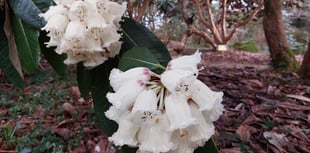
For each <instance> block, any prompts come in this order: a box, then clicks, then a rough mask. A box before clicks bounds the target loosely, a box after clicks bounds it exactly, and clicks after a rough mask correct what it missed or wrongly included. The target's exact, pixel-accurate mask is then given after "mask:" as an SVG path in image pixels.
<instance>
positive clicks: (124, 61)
mask: <svg viewBox="0 0 310 153" xmlns="http://www.w3.org/2000/svg"><path fill="white" fill-rule="evenodd" d="M139 66H142V67H147V68H149V69H151V70H155V69H158V68H161V69H163V70H165V67H163V66H162V65H160V63H159V62H158V60H157V58H156V57H155V56H154V55H153V54H152V52H150V51H149V50H148V49H147V48H145V47H133V48H132V49H130V50H128V51H127V52H125V53H124V54H123V55H122V57H121V59H120V63H119V65H118V67H119V68H120V69H121V70H123V71H126V70H128V69H130V68H134V67H139Z"/></svg>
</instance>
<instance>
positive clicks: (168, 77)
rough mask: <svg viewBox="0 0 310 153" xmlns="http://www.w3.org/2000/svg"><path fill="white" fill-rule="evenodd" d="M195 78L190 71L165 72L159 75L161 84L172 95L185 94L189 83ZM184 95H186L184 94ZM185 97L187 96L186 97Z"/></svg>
mask: <svg viewBox="0 0 310 153" xmlns="http://www.w3.org/2000/svg"><path fill="white" fill-rule="evenodd" d="M195 79H196V76H194V74H193V73H192V72H190V71H184V70H167V71H165V72H164V73H162V74H161V79H160V81H161V83H162V84H163V85H164V86H165V87H166V88H167V89H168V91H170V92H172V93H181V92H187V91H188V89H187V88H188V87H189V85H190V83H191V82H193V81H194V80H195ZM184 94H186V93H184ZM186 96H187V95H186Z"/></svg>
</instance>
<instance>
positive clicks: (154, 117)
mask: <svg viewBox="0 0 310 153" xmlns="http://www.w3.org/2000/svg"><path fill="white" fill-rule="evenodd" d="M157 102H158V99H157V96H156V93H155V92H154V91H153V90H144V91H142V92H141V93H140V94H139V95H138V97H137V99H136V102H135V104H134V106H133V108H132V112H131V114H130V117H129V118H130V120H131V121H132V122H133V123H135V124H137V125H142V126H153V125H156V124H157V122H158V118H159V116H160V114H161V112H160V110H157Z"/></svg>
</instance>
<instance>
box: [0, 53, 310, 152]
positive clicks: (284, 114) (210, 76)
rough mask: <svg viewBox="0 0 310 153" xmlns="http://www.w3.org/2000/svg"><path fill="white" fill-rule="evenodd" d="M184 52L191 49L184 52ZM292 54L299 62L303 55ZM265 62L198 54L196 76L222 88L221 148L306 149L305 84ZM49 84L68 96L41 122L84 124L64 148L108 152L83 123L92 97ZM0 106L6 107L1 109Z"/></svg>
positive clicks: (308, 93)
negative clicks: (59, 115)
mask: <svg viewBox="0 0 310 153" xmlns="http://www.w3.org/2000/svg"><path fill="white" fill-rule="evenodd" d="M189 53H192V51H189V52H186V54H189ZM297 59H298V60H299V61H301V60H302V56H297ZM269 61H270V60H269V55H268V54H267V53H246V52H240V51H230V52H224V53H214V52H204V53H203V62H202V64H201V66H203V67H204V69H203V70H202V71H201V73H200V75H199V79H201V80H202V81H203V82H205V83H206V84H207V85H208V86H209V87H210V88H211V89H213V90H216V91H223V92H224V101H223V103H224V105H225V109H226V110H225V111H224V114H223V115H222V116H221V118H220V119H219V120H218V121H216V122H215V125H216V129H217V132H216V134H215V136H214V139H215V140H216V142H217V143H218V145H219V148H220V149H221V152H222V153H240V152H243V153H310V99H309V97H310V86H309V85H310V84H309V83H307V81H306V80H302V79H301V78H300V77H299V76H298V75H297V74H296V73H277V72H274V71H273V70H272V69H271V68H270V66H269ZM42 86H53V81H51V82H49V83H47V84H46V83H44V84H42V85H38V88H42ZM0 88H7V89H8V90H13V88H12V87H11V86H8V85H7V84H0ZM53 88H55V90H59V89H63V88H66V89H68V95H69V97H71V98H68V99H66V100H64V101H63V102H62V107H63V108H64V109H65V111H64V113H66V116H65V118H64V119H63V120H62V121H61V122H57V120H55V119H54V117H55V116H53V115H51V114H52V113H47V114H44V113H43V114H42V112H41V115H43V117H45V118H47V120H48V122H47V123H46V126H51V127H52V131H51V132H52V133H51V134H57V135H59V136H60V137H65V136H66V135H74V134H76V132H73V133H72V131H77V129H78V128H79V127H83V128H82V129H83V133H84V135H83V138H82V140H81V141H80V144H79V146H78V147H76V148H67V149H66V151H69V152H81V153H82V152H87V151H88V152H95V148H96V146H97V148H98V146H99V148H100V149H101V152H102V153H106V152H113V149H111V147H110V144H107V139H106V137H105V136H104V134H103V133H102V132H100V130H98V129H96V127H95V125H94V124H86V122H87V121H88V119H87V118H88V117H90V115H89V113H88V112H87V110H88V108H89V106H91V104H92V102H91V101H90V100H89V101H83V100H82V99H81V98H80V95H79V92H78V90H77V88H76V87H75V86H73V87H72V86H68V85H66V84H64V85H63V86H59V85H57V86H55V85H54V86H53ZM25 90H27V89H25ZM23 92H26V91H23ZM65 103H66V104H65ZM78 108H79V109H78ZM1 111H2V112H3V111H5V110H4V109H2V108H0V112H1ZM39 112H40V111H39ZM39 112H38V114H40V113H39ZM76 113H78V114H80V115H79V117H80V121H79V122H73V121H72V118H73V117H74V116H75V114H76ZM22 117H24V116H22ZM27 119H28V118H27ZM7 122H14V121H8V120H6V119H1V123H0V127H1V126H2V125H4V124H5V123H7ZM28 122H31V120H30V121H28ZM25 125H26V124H25ZM27 126H28V124H27ZM70 131H71V133H70ZM1 144H3V139H2V138H0V153H1V152H5V151H11V152H14V149H11V150H5V148H2V147H1Z"/></svg>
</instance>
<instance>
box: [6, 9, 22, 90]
mask: <svg viewBox="0 0 310 153" xmlns="http://www.w3.org/2000/svg"><path fill="white" fill-rule="evenodd" d="M0 18H1V19H4V13H3V11H0ZM3 24H4V20H1V21H0V27H1V29H0V69H1V70H2V71H3V72H4V74H5V76H6V78H7V79H8V81H10V82H11V83H12V84H13V85H14V86H16V87H18V88H24V87H25V84H24V80H23V78H22V77H21V76H20V75H19V73H18V72H17V70H16V69H15V67H14V66H13V64H12V63H11V61H10V58H9V47H8V39H7V37H6V35H5V33H4V31H3Z"/></svg>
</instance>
